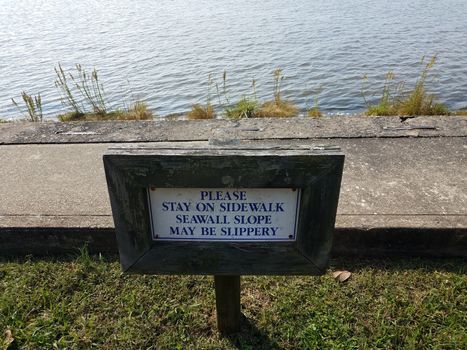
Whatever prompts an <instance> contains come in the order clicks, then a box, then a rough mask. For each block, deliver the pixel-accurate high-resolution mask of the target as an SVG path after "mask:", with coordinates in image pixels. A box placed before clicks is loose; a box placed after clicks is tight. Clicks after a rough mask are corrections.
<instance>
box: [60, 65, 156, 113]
mask: <svg viewBox="0 0 467 350" xmlns="http://www.w3.org/2000/svg"><path fill="white" fill-rule="evenodd" d="M55 74H56V80H55V86H56V87H57V89H58V90H59V91H60V95H61V96H62V103H63V104H64V105H65V106H66V107H67V108H68V109H70V110H71V111H70V112H67V113H64V114H60V115H59V116H58V120H60V121H62V122H67V121H82V120H86V121H97V120H147V119H152V118H153V115H152V113H151V112H150V111H149V110H148V108H147V105H146V104H145V103H144V102H142V101H136V102H135V103H133V104H132V105H131V106H129V107H128V108H124V109H117V110H114V111H109V110H108V108H107V106H106V103H105V94H104V87H103V85H102V83H101V82H100V81H99V75H98V73H97V70H96V69H95V68H94V69H93V70H92V72H91V73H88V72H87V71H86V70H85V69H84V68H83V67H82V66H81V65H80V64H77V65H75V72H74V73H66V72H65V71H64V69H63V68H62V66H61V65H60V64H58V67H55Z"/></svg>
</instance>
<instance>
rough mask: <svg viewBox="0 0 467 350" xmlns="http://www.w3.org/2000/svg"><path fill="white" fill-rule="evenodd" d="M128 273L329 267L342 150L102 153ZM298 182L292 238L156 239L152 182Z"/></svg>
mask: <svg viewBox="0 0 467 350" xmlns="http://www.w3.org/2000/svg"><path fill="white" fill-rule="evenodd" d="M103 160H104V166H105V173H106V178H107V185H108V191H109V196H110V202H111V206H112V212H113V217H114V222H115V229H116V233H117V242H118V247H119V252H120V262H121V265H122V269H123V271H125V272H128V273H148V274H209V275H315V274H322V273H323V272H324V270H325V268H326V267H327V264H328V258H329V253H330V250H331V244H332V233H333V229H334V223H335V216H336V211H337V203H338V197H339V190H340V182H341V177H342V170H343V164H344V155H343V154H342V153H340V151H338V150H321V151H320V150H304V149H274V148H271V149H267V148H266V149H259V148H258V149H251V148H250V149H240V148H238V149H232V148H230V149H226V148H218V147H204V148H197V149H196V148H185V149H180V148H170V147H167V146H165V148H163V147H161V146H159V147H157V146H141V147H135V146H129V147H115V148H111V149H109V150H108V152H107V153H106V154H105V155H104V157H103ZM149 187H169V188H170V187H174V188H177V187H178V188H180V187H184V188H298V189H300V190H301V200H300V208H299V219H298V226H297V239H296V240H295V241H293V242H199V241H192V242H186V241H183V242H180V241H175V242H174V241H155V240H153V239H152V237H151V223H150V214H149V205H148V197H147V196H148V194H147V189H148V188H149Z"/></svg>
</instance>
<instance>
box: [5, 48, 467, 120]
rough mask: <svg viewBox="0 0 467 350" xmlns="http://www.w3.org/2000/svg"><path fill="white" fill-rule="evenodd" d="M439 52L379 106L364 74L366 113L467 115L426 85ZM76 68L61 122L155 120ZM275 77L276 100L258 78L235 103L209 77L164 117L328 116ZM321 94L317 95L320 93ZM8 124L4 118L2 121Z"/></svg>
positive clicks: (31, 109) (66, 85) (38, 105)
mask: <svg viewBox="0 0 467 350" xmlns="http://www.w3.org/2000/svg"><path fill="white" fill-rule="evenodd" d="M436 59H437V57H436V55H435V56H433V57H432V58H431V59H429V60H428V62H425V58H422V60H421V65H422V69H421V72H420V75H419V76H418V78H417V80H416V82H415V85H414V86H413V87H407V84H406V81H404V80H401V81H398V82H396V80H395V78H396V77H395V74H394V73H393V72H392V71H389V72H388V73H386V75H385V81H384V84H383V87H382V91H381V93H380V97H379V101H378V102H377V103H376V104H372V103H370V102H369V98H368V89H367V87H366V86H365V84H367V83H368V78H367V77H366V76H364V77H363V83H362V89H361V95H362V98H363V100H364V102H365V105H366V110H365V111H364V112H363V113H362V114H363V115H364V116H368V117H371V116H403V117H410V116H421V115H427V116H432V115H438V116H439V115H454V116H467V106H466V107H465V108H462V109H460V110H457V111H451V110H449V109H448V107H447V106H446V105H445V104H444V103H442V102H439V101H438V100H437V99H436V96H435V95H434V94H432V93H430V92H428V91H427V89H426V83H427V81H428V79H430V78H431V79H432V78H433V77H432V76H431V69H432V68H433V66H434V65H435V64H436ZM74 68H75V69H74V70H73V71H71V72H66V71H65V70H64V69H63V67H62V66H61V65H60V63H59V64H58V66H57V67H54V70H55V75H56V78H55V87H56V88H57V90H58V91H59V93H60V97H61V102H62V105H63V106H64V108H65V109H66V110H67V112H64V113H61V114H59V115H58V116H57V119H58V121H61V122H68V121H99V120H151V119H153V118H154V115H153V113H152V112H151V111H150V110H149V108H148V106H147V105H146V103H145V102H144V101H140V100H135V101H133V102H131V103H129V104H128V105H127V104H124V106H123V107H122V108H117V109H109V107H108V105H107V103H106V98H105V92H104V87H103V84H102V83H101V82H100V80H99V75H98V72H97V70H96V68H94V69H93V70H92V71H91V72H88V71H86V69H84V68H83V67H82V66H81V65H80V64H76V65H75V67H74ZM272 75H273V95H272V99H270V100H266V101H261V100H259V99H258V98H257V95H256V81H255V80H254V79H253V81H252V84H251V88H252V91H251V93H250V94H246V95H243V96H242V97H241V98H240V99H238V100H237V101H232V100H231V98H230V96H229V87H228V82H227V72H226V71H224V73H223V75H222V82H221V84H220V85H219V84H218V83H217V82H216V81H214V80H213V79H212V76H211V75H209V77H208V86H207V96H206V101H205V103H195V104H193V105H192V106H191V110H190V111H188V112H187V113H174V114H171V115H169V116H166V119H176V118H179V119H183V118H186V119H192V120H196V119H215V118H227V119H241V118H292V117H297V116H299V115H300V116H303V115H304V116H306V117H309V118H319V117H322V116H323V115H324V114H323V112H322V111H321V109H320V107H319V104H318V97H317V96H315V97H314V101H313V102H314V103H313V107H309V106H308V103H307V106H306V110H305V113H300V112H301V111H300V110H299V108H298V107H297V106H296V105H295V104H294V103H293V102H291V101H289V100H286V99H284V98H283V96H282V91H281V85H282V82H283V80H284V79H285V77H284V75H283V74H282V70H281V69H275V70H274V71H273V72H272ZM213 86H215V89H216V97H217V102H218V103H217V108H216V107H215V106H214V105H213V103H212V98H213V96H212V89H213ZM318 94H319V93H318ZM21 98H22V102H21V101H15V100H14V99H11V100H12V103H13V104H14V106H15V107H16V108H17V109H18V110H19V111H20V113H21V114H22V115H25V116H26V120H27V121H31V122H42V121H44V118H43V111H42V98H41V95H40V94H37V95H32V94H28V93H27V92H26V91H23V92H22V93H21ZM5 122H8V121H7V120H4V119H1V118H0V123H5Z"/></svg>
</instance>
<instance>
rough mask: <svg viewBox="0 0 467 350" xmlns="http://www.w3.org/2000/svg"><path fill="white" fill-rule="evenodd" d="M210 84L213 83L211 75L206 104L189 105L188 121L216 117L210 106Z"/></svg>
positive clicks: (212, 107)
mask: <svg viewBox="0 0 467 350" xmlns="http://www.w3.org/2000/svg"><path fill="white" fill-rule="evenodd" d="M224 74H225V73H224ZM212 84H213V81H212V78H211V74H209V77H208V93H207V97H206V104H200V103H195V104H193V105H191V110H190V111H189V112H188V113H187V115H186V116H187V118H188V119H214V118H215V117H216V111H215V110H214V106H213V105H212V104H211V87H212Z"/></svg>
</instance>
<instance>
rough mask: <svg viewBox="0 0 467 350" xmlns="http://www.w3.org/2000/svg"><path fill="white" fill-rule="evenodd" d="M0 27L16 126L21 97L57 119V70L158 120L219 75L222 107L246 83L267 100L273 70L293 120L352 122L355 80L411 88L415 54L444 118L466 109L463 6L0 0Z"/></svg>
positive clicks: (2, 108) (7, 113)
mask: <svg viewBox="0 0 467 350" xmlns="http://www.w3.org/2000/svg"><path fill="white" fill-rule="evenodd" d="M0 18H1V19H2V20H1V21H0V118H4V119H8V118H18V117H20V113H19V112H18V111H17V109H16V108H15V107H14V106H13V105H12V103H11V98H12V97H14V98H15V99H20V97H19V95H20V93H21V91H23V90H26V91H27V92H29V93H32V94H36V93H38V92H40V93H41V95H42V99H43V107H44V112H45V114H46V116H47V117H48V118H53V116H54V115H56V114H57V113H58V112H60V111H63V106H61V104H60V99H59V93H58V91H57V90H56V88H55V86H54V80H55V76H54V74H55V73H54V66H56V65H57V63H58V62H60V63H61V64H62V66H64V67H66V68H72V67H73V65H74V64H75V63H81V64H82V65H83V66H84V67H87V68H92V67H94V66H95V67H97V69H98V71H99V73H100V76H101V81H102V82H103V84H104V88H105V91H106V97H107V100H108V101H109V102H110V103H111V104H112V106H113V107H115V108H117V107H122V106H123V105H124V103H126V104H128V103H129V102H131V101H132V100H134V99H142V100H144V101H146V102H147V103H148V105H149V107H150V108H151V109H152V110H153V111H154V112H155V113H156V114H157V115H166V114H169V113H176V112H183V111H186V110H189V108H190V105H191V104H192V103H195V102H204V101H205V100H206V95H207V85H208V84H207V81H208V75H209V74H212V76H213V78H214V79H216V80H217V81H219V82H220V81H221V80H222V72H223V71H224V70H227V74H228V85H229V93H230V97H231V100H234V99H235V98H237V97H239V96H242V95H244V94H250V93H251V81H252V79H253V78H254V79H256V81H257V95H258V97H259V98H262V99H264V98H271V95H272V74H271V72H272V71H273V70H274V69H275V68H277V67H280V68H282V69H283V72H284V75H285V76H286V77H287V78H286V79H285V81H284V83H283V89H282V90H283V93H284V96H285V97H286V98H289V99H291V100H292V101H294V102H295V103H297V104H298V105H299V106H300V108H301V109H302V110H304V109H305V108H306V106H307V105H308V106H312V105H313V104H314V98H315V97H317V98H318V102H319V106H320V108H321V109H322V110H324V111H325V112H328V113H357V112H360V111H362V110H363V109H364V108H365V104H364V101H363V98H362V97H361V89H362V76H363V75H364V74H367V76H368V79H369V83H370V86H371V88H370V90H371V91H381V86H382V83H383V80H384V74H385V73H386V72H387V71H388V70H393V71H394V72H395V74H396V78H400V79H404V80H406V81H407V82H408V83H410V82H412V83H413V82H414V81H415V79H416V77H417V75H418V74H419V72H420V69H421V66H420V64H419V62H420V59H421V58H422V56H424V55H426V56H432V55H434V54H438V64H437V65H436V66H435V69H434V71H433V72H434V73H435V74H436V75H437V76H438V78H437V79H436V81H434V82H432V83H430V88H432V91H434V92H435V93H437V95H438V96H439V98H440V99H441V100H442V101H444V102H446V103H447V104H448V106H449V107H450V108H452V109H457V108H461V107H464V106H465V105H467V1H465V0H443V1H439V0H436V1H432V0H412V1H406V0H392V1H387V0H346V1H341V0H314V1H312V0H296V1H281V0H264V1H246V0H158V1H154V0H118V1H117V0H113V1H112V0H100V1H90V0H82V1H76V0H43V1H40V0H0ZM371 91H370V92H369V94H368V97H370V100H372V101H376V98H377V96H374V97H371ZM212 95H213V102H215V101H216V100H217V99H216V98H215V89H214V88H213V89H212Z"/></svg>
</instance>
